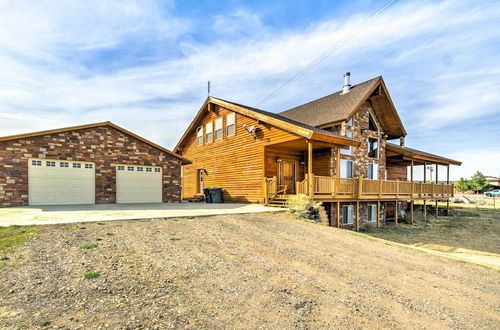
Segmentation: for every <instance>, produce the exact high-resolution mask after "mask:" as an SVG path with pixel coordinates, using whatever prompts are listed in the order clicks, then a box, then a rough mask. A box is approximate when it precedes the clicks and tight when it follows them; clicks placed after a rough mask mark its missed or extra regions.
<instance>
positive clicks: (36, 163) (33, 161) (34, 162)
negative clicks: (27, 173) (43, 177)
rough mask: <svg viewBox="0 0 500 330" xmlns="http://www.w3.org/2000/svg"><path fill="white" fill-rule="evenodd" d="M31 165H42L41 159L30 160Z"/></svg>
mask: <svg viewBox="0 0 500 330" xmlns="http://www.w3.org/2000/svg"><path fill="white" fill-rule="evenodd" d="M31 165H33V166H42V161H41V160H32V161H31Z"/></svg>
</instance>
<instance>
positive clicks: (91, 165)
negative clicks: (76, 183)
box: [85, 164, 94, 168]
mask: <svg viewBox="0 0 500 330" xmlns="http://www.w3.org/2000/svg"><path fill="white" fill-rule="evenodd" d="M93 167H94V165H93V164H85V168H93Z"/></svg>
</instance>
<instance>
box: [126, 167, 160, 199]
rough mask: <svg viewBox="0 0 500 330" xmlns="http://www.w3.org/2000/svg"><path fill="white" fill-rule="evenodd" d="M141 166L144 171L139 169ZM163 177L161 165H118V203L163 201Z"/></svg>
mask: <svg viewBox="0 0 500 330" xmlns="http://www.w3.org/2000/svg"><path fill="white" fill-rule="evenodd" d="M139 168H142V171H140V170H138V169H139ZM148 169H149V170H148ZM162 177H163V176H162V169H161V168H160V167H153V166H132V165H126V164H124V165H118V166H117V168H116V199H117V203H161V202H162V195H163V189H162Z"/></svg>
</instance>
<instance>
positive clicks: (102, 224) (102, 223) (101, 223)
mask: <svg viewBox="0 0 500 330" xmlns="http://www.w3.org/2000/svg"><path fill="white" fill-rule="evenodd" d="M96 224H97V225H99V226H104V225H105V223H104V222H96Z"/></svg>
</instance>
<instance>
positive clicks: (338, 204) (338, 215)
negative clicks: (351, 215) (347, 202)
mask: <svg viewBox="0 0 500 330" xmlns="http://www.w3.org/2000/svg"><path fill="white" fill-rule="evenodd" d="M337 228H340V202H337Z"/></svg>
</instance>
